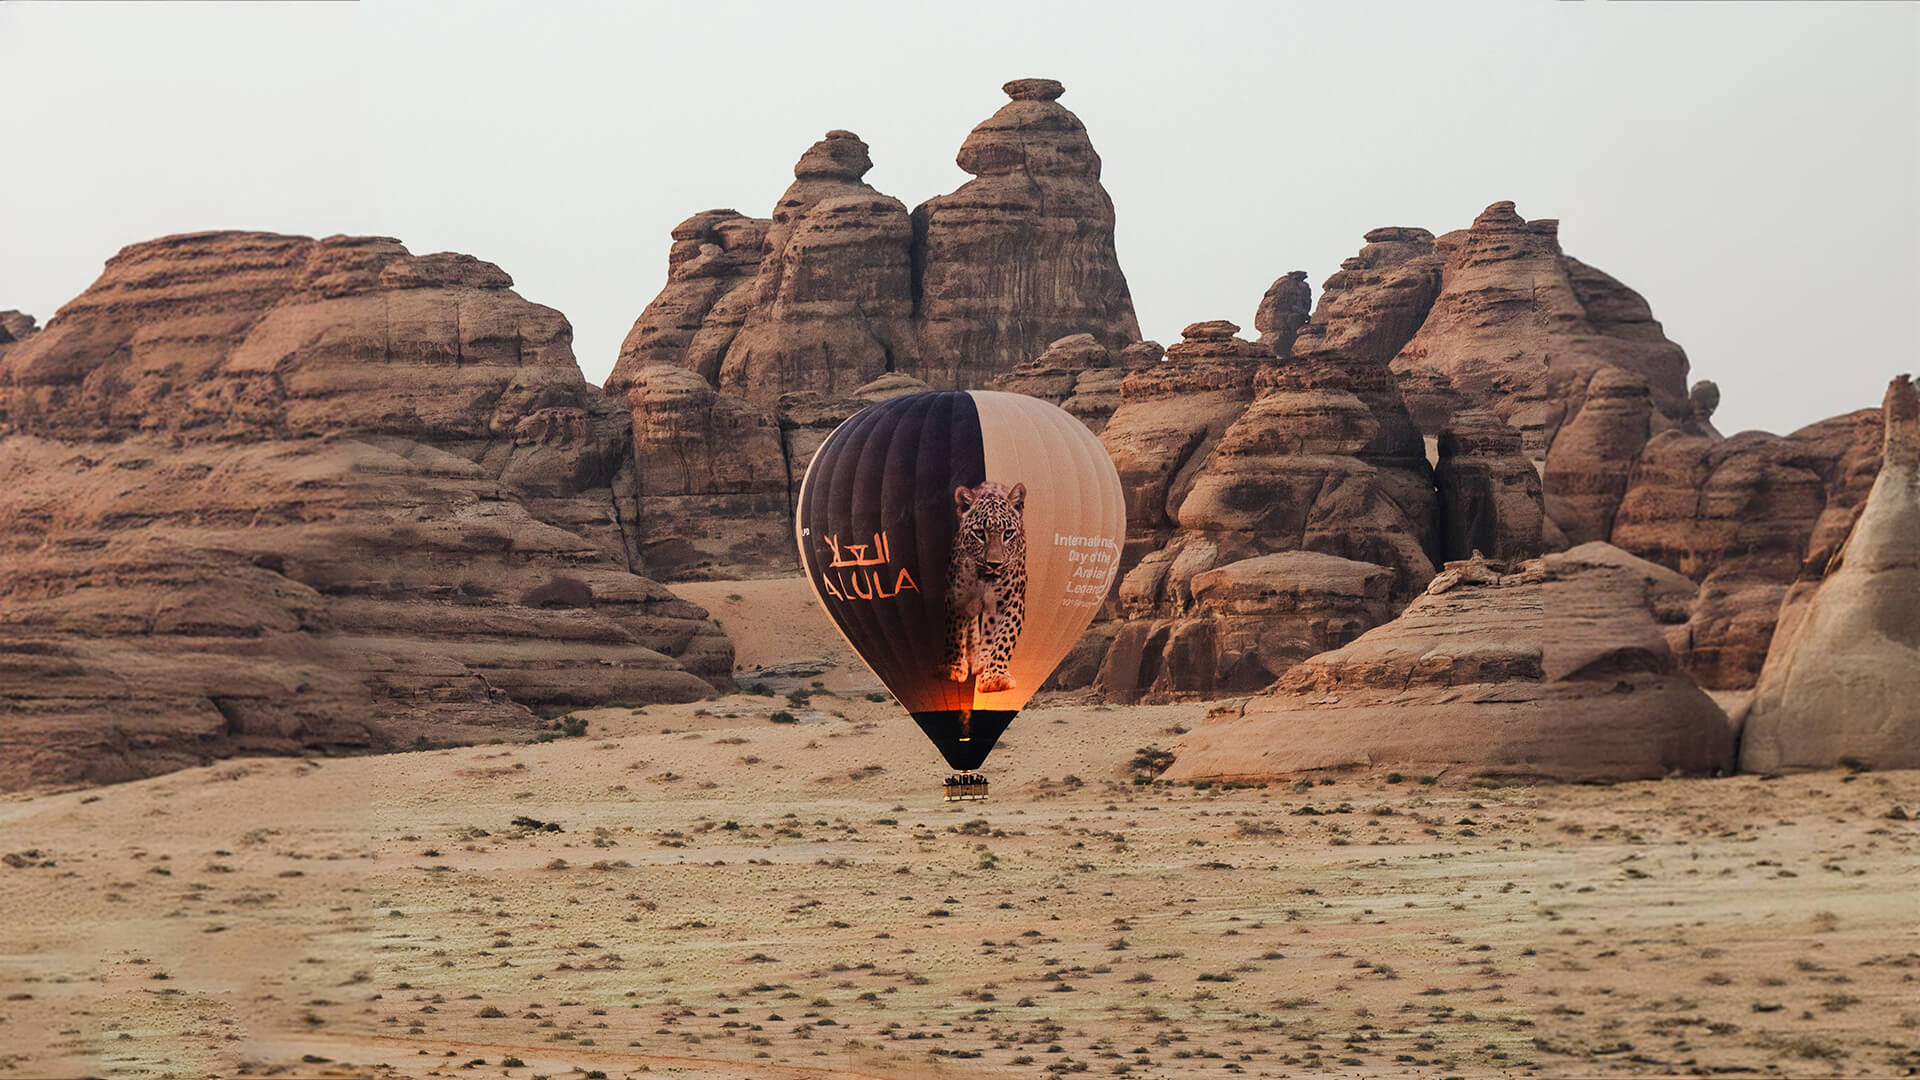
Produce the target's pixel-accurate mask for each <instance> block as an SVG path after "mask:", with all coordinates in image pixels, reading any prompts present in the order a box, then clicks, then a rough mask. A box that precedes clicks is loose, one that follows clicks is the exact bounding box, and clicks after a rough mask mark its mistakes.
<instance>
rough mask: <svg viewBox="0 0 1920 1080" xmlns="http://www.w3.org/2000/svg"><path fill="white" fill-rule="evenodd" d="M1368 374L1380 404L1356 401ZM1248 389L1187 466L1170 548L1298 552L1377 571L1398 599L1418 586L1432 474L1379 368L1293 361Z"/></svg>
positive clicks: (1425, 564) (1431, 547) (1429, 522)
mask: <svg viewBox="0 0 1920 1080" xmlns="http://www.w3.org/2000/svg"><path fill="white" fill-rule="evenodd" d="M1350 372H1351V373H1350ZM1368 375H1371V376H1373V377H1374V381H1375V382H1376V384H1377V386H1378V387H1379V388H1380V390H1381V393H1382V394H1383V395H1384V400H1382V398H1380V397H1376V398H1375V399H1374V400H1371V401H1369V400H1368V396H1363V395H1364V390H1363V388H1364V386H1365V381H1366V377H1367V376H1368ZM1356 376H1358V377H1356ZM1254 393H1255V395H1256V396H1255V399H1254V401H1253V403H1252V404H1251V405H1249V406H1248V407H1247V408H1246V410H1245V411H1244V412H1243V413H1242V414H1241V415H1240V416H1239V417H1237V418H1236V419H1235V420H1234V422H1233V424H1232V425H1231V426H1230V427H1229V428H1228V429H1227V430H1226V431H1225V432H1224V433H1222V435H1221V437H1220V440H1219V442H1218V444H1217V445H1216V446H1215V447H1213V449H1212V452H1211V453H1210V454H1209V455H1208V456H1207V457H1206V458H1205V460H1204V461H1202V462H1201V463H1200V464H1199V466H1198V468H1197V469H1196V470H1195V472H1194V478H1193V483H1192V486H1191V488H1190V489H1189V490H1188V492H1187V494H1186V496H1185V497H1184V498H1182V499H1181V501H1180V503H1179V506H1178V509H1177V511H1176V519H1177V520H1178V522H1179V524H1180V529H1181V536H1180V537H1179V538H1177V541H1176V542H1180V541H1188V540H1191V539H1196V538H1205V539H1206V540H1208V541H1210V542H1212V543H1214V544H1216V545H1218V546H1219V547H1220V548H1221V549H1222V551H1223V553H1225V554H1226V555H1227V557H1228V558H1241V557H1245V556H1246V555H1251V554H1256V553H1261V552H1270V551H1291V550H1306V551H1318V552H1323V553H1325V554H1329V555H1337V556H1340V557H1342V558H1346V559H1352V560H1354V561H1357V562H1365V563H1372V564H1374V565H1377V566H1385V567H1388V568H1390V569H1391V570H1392V571H1393V572H1394V586H1393V593H1394V595H1395V596H1396V597H1397V598H1398V599H1400V600H1401V601H1403V602H1404V601H1405V600H1406V599H1408V598H1410V597H1412V596H1413V595H1414V594H1415V593H1417V592H1419V591H1420V590H1421V589H1423V588H1425V587H1426V584H1427V580H1428V579H1429V578H1431V577H1432V576H1433V553H1434V551H1435V548H1436V543H1435V541H1436V536H1435V501H1434V488H1433V478H1432V470H1431V469H1430V468H1429V467H1428V466H1427V462H1426V458H1425V457H1424V455H1423V454H1422V453H1421V449H1420V439H1419V436H1418V435H1417V434H1416V433H1414V431H1413V427H1412V424H1411V423H1410V422H1409V421H1408V419H1407V414H1406V410H1405V409H1395V408H1394V407H1393V406H1397V405H1398V403H1399V398H1398V396H1397V395H1396V394H1394V393H1393V383H1392V380H1391V378H1390V377H1389V376H1388V375H1387V372H1386V369H1385V368H1384V367H1379V366H1373V367H1371V368H1369V367H1368V366H1366V365H1355V366H1354V367H1353V368H1351V369H1349V368H1343V367H1339V366H1335V365H1334V364H1332V363H1328V362H1325V361H1319V360H1309V359H1300V358H1296V359H1292V360H1288V361H1282V362H1277V363H1275V364H1273V365H1271V366H1268V367H1265V368H1263V369H1262V370H1261V371H1260V372H1259V374H1258V375H1257V376H1256V378H1255V380H1254Z"/></svg>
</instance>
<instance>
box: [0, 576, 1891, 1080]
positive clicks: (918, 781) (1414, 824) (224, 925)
mask: <svg viewBox="0 0 1920 1080" xmlns="http://www.w3.org/2000/svg"><path fill="white" fill-rule="evenodd" d="M793 584H794V583H713V584H710V585H705V586H698V587H696V588H695V589H692V590H689V591H690V592H696V591H704V595H702V596H700V597H699V599H700V601H701V602H703V603H709V604H711V606H712V607H713V608H714V610H715V612H716V615H717V616H718V617H719V618H721V620H722V621H723V622H724V623H726V624H727V625H728V629H729V631H730V632H732V633H734V634H735V635H736V638H737V640H739V641H740V643H741V658H742V663H743V665H745V666H748V667H754V666H761V665H765V664H769V663H774V662H787V661H794V660H807V659H810V658H815V657H817V658H819V659H822V660H824V661H826V663H825V664H824V665H814V666H822V667H824V668H825V669H826V670H824V671H822V672H821V673H820V674H818V675H798V676H792V675H790V676H787V677H784V678H782V677H770V678H761V679H756V678H754V677H751V676H749V677H748V678H747V679H746V680H745V681H746V682H748V683H752V682H755V681H763V682H765V683H766V684H767V686H768V689H769V690H770V691H772V693H771V696H761V695H757V694H740V695H734V696H730V697H728V698H724V699H719V700H716V701H711V702H706V703H701V704H697V705H687V706H673V707H655V708H649V709H646V710H641V711H637V712H636V711H632V710H624V709H622V710H601V711H597V712H594V713H590V714H588V718H589V721H590V728H589V732H588V735H587V736H586V737H585V738H580V739H566V740H561V741H558V742H553V743H548V744H542V745H533V746H480V747H468V748H461V749H455V750H444V751H431V752H425V753H414V754H401V755H394V756H389V757H382V758H361V759H346V760H326V761H319V762H302V761H292V760H267V761H245V762H230V763H225V764H222V765H217V766H213V767H209V768H205V769H195V770H189V771H187V772H183V773H178V774H174V775H171V776H166V777H160V778H157V779H153V780H148V781H143V782H140V783H136V784H128V785H122V786H118V787H113V788H106V789H100V790H97V791H92V792H68V793H62V794H54V795H42V796H39V797H34V798H15V799H11V800H7V801H0V853H7V854H14V855H18V856H19V858H17V859H14V860H11V862H15V863H20V864H21V865H4V866H0V908H3V909H4V910H5V911H7V912H8V913H9V914H8V918H7V919H6V920H5V922H4V924H0V1076H45V1075H49V1074H58V1073H97V1074H98V1073H104V1074H113V1075H129V1076H180V1077H192V1076H201V1075H206V1074H209V1073H221V1074H232V1073H235V1072H237V1071H239V1070H240V1069H242V1068H243V1067H249V1066H251V1067H252V1068H253V1069H254V1070H255V1071H262V1070H265V1069H267V1068H269V1067H273V1066H279V1067H283V1068H285V1069H288V1070H291V1074H298V1075H327V1074H337V1075H352V1074H365V1073H368V1072H374V1073H379V1074H382V1075H396V1076H398V1075H407V1076H427V1075H443V1076H502V1075H505V1076H510V1077H516V1078H524V1077H531V1076H536V1075H548V1076H554V1077H561V1076H565V1075H569V1074H571V1075H574V1076H580V1075H582V1074H583V1073H586V1072H589V1071H592V1070H598V1071H602V1072H605V1073H606V1074H607V1075H608V1076H609V1077H614V1076H627V1075H636V1074H639V1073H641V1072H651V1073H661V1072H670V1073H673V1074H675V1075H680V1076H687V1077H708V1076H712V1077H716V1078H717V1077H736V1076H753V1077H768V1078H773V1077H779V1078H783V1080H784V1078H794V1080H798V1078H800V1077H814V1076H825V1075H841V1076H849V1077H852V1076H869V1077H903V1076H950V1077H971V1076H988V1075H992V1076H1031V1075H1037V1074H1040V1073H1043V1072H1059V1073H1070V1072H1076V1071H1084V1072H1097V1073H1100V1074H1103V1075H1116V1074H1118V1075H1129V1074H1130V1075H1136V1076H1162V1075H1167V1076H1172V1075H1180V1076H1185V1075H1203V1076H1204V1075H1220V1074H1227V1073H1242V1074H1248V1075H1270V1076H1310V1075H1325V1074H1342V1073H1345V1074H1352V1075H1386V1076H1408V1077H1416V1076H1417V1077H1429V1076H1447V1075H1459V1076H1491V1075H1548V1076H1551V1075H1560V1076H1567V1075H1595V1074H1600V1075H1649V1076H1651V1075H1662V1074H1666V1073H1670V1072H1679V1073H1688V1072H1706V1071H1713V1072H1721V1071H1730V1070H1742V1071H1750V1072H1751V1073H1752V1074H1754V1075H1790V1076H1828V1075H1856V1076H1861V1075H1864V1076H1890V1075H1901V1074H1903V1073H1904V1072H1906V1071H1907V1070H1909V1069H1913V1068H1917V1067H1920V1053H1917V1052H1916V1049H1915V1048H1916V1047H1920V1004H1916V1002H1917V1001H1920V823H1916V822H1914V821H1912V820H1901V819H1900V818H1899V817H1898V816H1893V817H1890V816H1889V814H1890V813H1891V812H1893V810H1894V808H1895V807H1902V808H1904V811H1905V812H1906V813H1907V814H1908V816H1909V817H1912V816H1920V774H1916V773H1911V772H1909V773H1888V774H1872V773H1869V774H1863V775H1859V776H1848V775H1842V774H1821V775H1816V776H1807V777H1793V778H1785V779H1780V780H1771V781H1769V780H1763V779H1760V778H1755V777H1739V778H1733V779H1728V780H1712V781H1700V780H1696V781H1668V782H1659V783H1644V784H1629V785H1620V786H1616V787H1611V788H1597V787H1593V788H1569V787H1545V786H1542V787H1496V788H1482V787H1475V786H1473V785H1471V784H1462V783H1453V782H1450V781H1448V780H1445V779H1443V780H1441V781H1440V782H1438V783H1435V784H1431V785H1428V784H1422V783H1420V779H1421V778H1418V777H1405V778H1401V781H1400V782H1398V783H1390V782H1389V778H1388V777H1387V776H1385V775H1380V774H1370V775H1355V776H1348V777H1342V778H1340V779H1339V780H1338V781H1337V782H1336V783H1333V784H1331V785H1324V786H1323V785H1313V786H1309V787H1305V788H1302V787H1296V786H1275V787H1268V788H1264V789H1238V790H1230V791H1223V790H1221V789H1220V788H1217V787H1215V788H1208V789H1193V788H1177V789H1175V788H1167V787H1164V786H1160V787H1138V786H1136V785H1135V784H1133V783H1132V771H1131V769H1130V768H1129V761H1130V760H1131V759H1132V757H1133V754H1134V751H1135V750H1136V749H1137V748H1139V747H1142V746H1147V745H1161V746H1164V745H1167V744H1168V743H1170V742H1171V740H1172V729H1175V728H1177V727H1181V726H1189V725H1192V724H1194V723H1197V722H1199V720H1200V718H1201V717H1202V716H1203V715H1204V712H1205V707H1204V706H1163V707H1142V708H1102V707H1098V706H1088V705H1076V704H1071V703H1064V702H1061V703H1056V704H1054V705H1052V706H1049V707H1044V708H1041V709H1037V710H1035V711H1033V712H1032V713H1030V714H1029V715H1026V716H1024V717H1023V718H1022V719H1020V720H1019V721H1017V722H1016V724H1015V726H1014V727H1013V729H1012V730H1011V731H1010V732H1009V734H1008V739H1007V743H1006V745H1005V747H1004V748H1003V749H1002V750H1001V751H1000V752H998V753H997V754H996V756H995V758H994V760H993V762H992V763H991V765H990V769H989V771H990V772H991V774H992V776H993V780H994V790H995V798H994V800H993V801H991V802H989V803H986V804H980V805H956V806H947V805H944V804H942V803H940V802H939V801H938V797H937V778H938V777H939V775H940V774H941V770H940V767H939V763H938V760H937V758H936V757H935V756H934V754H933V753H932V751H931V750H930V749H928V748H926V746H925V744H924V743H923V742H922V741H921V740H920V737H919V734H918V732H917V731H916V730H915V729H914V728H913V727H912V725H911V724H910V723H907V722H904V721H901V720H899V719H898V718H897V717H896V716H894V715H893V714H892V713H891V709H892V705H891V703H890V702H886V701H884V700H883V701H870V700H868V699H867V696H866V695H867V694H868V693H870V692H873V691H874V690H875V689H876V688H875V687H873V686H871V685H870V683H869V682H868V681H867V679H866V678H865V677H864V676H863V675H862V673H860V672H859V671H858V670H856V669H852V668H849V667H847V666H846V664H845V661H846V660H847V658H846V657H845V656H844V655H843V653H844V645H841V644H840V643H838V642H837V641H835V640H831V639H822V638H821V637H818V636H814V637H811V638H809V637H806V636H803V635H801V634H800V633H799V632H798V631H796V630H795V627H809V626H815V627H817V621H812V620H811V616H810V615H808V614H807V613H808V611H809V609H807V608H806V607H804V606H803V605H801V604H800V601H801V600H805V602H806V603H808V604H810V603H811V600H807V599H806V598H805V597H804V594H800V595H797V596H796V595H791V593H792V588H791V586H792V585H793ZM732 596H738V597H739V599H738V600H733V599H730V597H732ZM836 648H838V649H839V650H841V652H840V653H836V652H835V649H836ZM804 666H807V665H803V667H804ZM815 681H818V682H821V683H823V684H824V685H825V687H826V688H827V689H828V690H829V691H831V692H830V693H815V694H812V695H810V696H809V695H806V694H796V697H799V698H802V699H804V700H800V701H794V700H790V699H789V697H788V696H787V695H788V694H789V692H793V691H802V690H806V689H809V688H810V687H809V684H811V683H813V682H815ZM779 711H785V712H789V713H791V714H793V715H794V716H795V718H796V722H794V723H773V722H772V721H771V720H770V719H769V718H770V717H771V715H772V714H773V713H775V712H779ZM515 818H523V819H535V820H538V821H541V822H552V823H555V824H558V825H559V826H560V828H561V830H563V831H558V832H556V831H550V830H546V829H543V828H534V827H528V826H526V825H520V826H515V825H514V824H513V821H514V819H515ZM28 852H33V853H35V854H32V855H28V854H26V853H28ZM494 1013H498V1014H499V1015H493V1014H494ZM306 1057H311V1058H324V1059H327V1060H325V1061H313V1060H303V1058H306ZM510 1058H511V1059H517V1060H520V1061H523V1062H524V1063H525V1064H524V1065H518V1066H508V1065H505V1064H503V1061H504V1060H507V1059H510ZM472 1062H481V1063H478V1064H472V1065H471V1067H468V1065H469V1063H472ZM575 1070H578V1071H575Z"/></svg>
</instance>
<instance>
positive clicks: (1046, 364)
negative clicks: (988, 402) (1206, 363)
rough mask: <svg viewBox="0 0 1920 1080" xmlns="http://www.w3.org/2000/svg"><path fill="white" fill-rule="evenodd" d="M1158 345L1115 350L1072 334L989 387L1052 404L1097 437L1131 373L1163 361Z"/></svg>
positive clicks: (1142, 343)
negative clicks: (1077, 419) (1068, 413)
mask: <svg viewBox="0 0 1920 1080" xmlns="http://www.w3.org/2000/svg"><path fill="white" fill-rule="evenodd" d="M1165 352H1166V350H1164V349H1162V348H1161V347H1160V345H1159V343H1158V342H1153V341H1137V342H1134V343H1133V344H1131V345H1129V346H1127V347H1126V348H1124V349H1118V350H1111V349H1108V348H1107V347H1106V346H1105V345H1102V344H1100V342H1099V339H1097V338H1095V337H1094V336H1093V335H1092V334H1073V335H1070V336H1068V337H1063V338H1061V339H1060V340H1058V341H1056V342H1054V343H1053V344H1051V345H1048V346H1047V351H1046V352H1044V353H1041V354H1040V355H1039V356H1038V357H1035V358H1034V359H1032V360H1029V361H1026V362H1024V363H1020V364H1015V365H1014V366H1013V370H1011V371H1009V372H1007V373H1006V374H1004V375H999V376H996V377H995V378H993V379H992V380H990V381H989V382H988V383H987V389H989V390H1004V391H1007V392H1009V393H1014V394H1026V395H1027V396H1028V397H1037V398H1039V399H1041V400H1042V401H1049V402H1052V403H1053V404H1055V405H1058V406H1060V407H1061V408H1063V409H1065V410H1067V411H1068V412H1070V413H1072V414H1073V415H1075V416H1077V417H1079V418H1080V422H1081V423H1083V424H1085V425H1087V429H1088V430H1089V431H1092V432H1093V433H1094V434H1095V435H1098V434H1100V432H1101V431H1103V430H1105V429H1106V426H1107V420H1108V419H1109V418H1111V417H1112V416H1113V413H1114V410H1116V409H1118V408H1119V407H1120V401H1121V397H1122V393H1123V388H1124V386H1125V383H1126V378H1127V375H1128V373H1129V372H1132V371H1136V370H1139V369H1141V368H1146V367H1150V366H1152V365H1153V364H1155V363H1157V362H1159V360H1160V358H1161V357H1162V356H1164V355H1165Z"/></svg>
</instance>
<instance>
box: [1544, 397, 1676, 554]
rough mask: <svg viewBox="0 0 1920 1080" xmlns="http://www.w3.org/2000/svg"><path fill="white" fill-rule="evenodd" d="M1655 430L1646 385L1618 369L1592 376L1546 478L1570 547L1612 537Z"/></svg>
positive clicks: (1556, 443)
mask: <svg viewBox="0 0 1920 1080" xmlns="http://www.w3.org/2000/svg"><path fill="white" fill-rule="evenodd" d="M1652 428H1653V404H1652V401H1651V399H1650V395H1649V391H1648V388H1647V382H1646V380H1645V379H1643V378H1641V377H1640V376H1639V375H1637V374H1635V373H1633V372H1631V371H1628V370H1626V369H1625V368H1619V367H1603V368H1601V369H1599V370H1598V371H1596V372H1594V373H1593V376H1592V377H1591V378H1590V379H1589V380H1588V381H1587V384H1586V389H1585V391H1584V395H1583V400H1582V403H1581V405H1580V410H1579V411H1578V412H1576V413H1574V414H1573V415H1572V417H1571V418H1570V419H1569V420H1568V421H1567V422H1566V424H1564V425H1563V426H1562V427H1561V428H1560V431H1559V433H1558V435H1557V436H1556V437H1555V438H1554V440H1553V447H1552V449H1550V450H1548V451H1547V460H1546V465H1545V468H1544V469H1543V470H1542V474H1541V481H1542V484H1543V488H1544V490H1545V492H1546V507H1547V514H1548V516H1550V517H1551V518H1553V520H1554V523H1555V524H1556V525H1558V526H1559V527H1560V530H1561V532H1563V533H1564V534H1565V535H1566V537H1567V539H1568V540H1569V541H1570V542H1572V543H1575V544H1584V543H1586V542H1587V541H1589V540H1604V539H1606V538H1607V536H1608V534H1609V533H1611V532H1612V530H1613V515H1614V511H1615V510H1617V509H1618V508H1619V506H1620V500H1621V498H1622V497H1623V496H1625V495H1626V491H1627V478H1628V476H1629V475H1630V474H1631V473H1632V472H1633V463H1634V461H1635V460H1636V459H1637V458H1638V457H1639V456H1640V448H1641V447H1643V446H1645V445H1646V443H1647V438H1648V436H1649V435H1650V434H1651V432H1652Z"/></svg>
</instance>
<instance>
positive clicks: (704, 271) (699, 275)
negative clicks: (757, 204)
mask: <svg viewBox="0 0 1920 1080" xmlns="http://www.w3.org/2000/svg"><path fill="white" fill-rule="evenodd" d="M772 224H773V222H771V221H769V220H767V219H766V218H750V217H747V216H746V215H745V214H742V213H740V212H739V211H737V210H705V211H702V212H700V213H698V214H695V215H693V216H692V217H690V218H688V219H687V220H685V221H683V222H681V223H680V224H679V225H676V226H674V229H673V246H672V247H671V248H669V249H668V251H667V285H666V287H665V288H664V289H661V290H660V295H659V296H656V297H654V299H653V303H651V304H648V305H647V309H646V310H645V311H643V312H641V313H640V318H639V319H637V320H635V321H634V324H633V329H632V330H630V331H628V333H627V339H626V340H625V341H623V342H621V343H620V360H619V363H617V364H615V365H614V369H613V373H612V374H611V375H609V376H608V378H607V382H606V387H605V389H606V390H607V392H608V393H610V394H622V393H625V392H626V391H627V390H628V389H629V388H630V387H631V386H632V385H633V383H634V381H635V378H636V375H637V373H638V372H640V371H642V370H645V369H646V368H648V367H651V366H653V365H655V364H677V365H680V366H683V367H687V368H691V369H693V370H694V371H697V372H699V373H700V375H701V376H702V377H703V378H705V379H706V380H707V381H708V382H713V381H714V380H716V379H718V378H719V377H720V362H721V360H722V359H724V358H725V357H726V355H727V349H728V348H729V347H730V346H732V344H733V339H734V335H736V334H738V333H739V332H740V325H741V323H743V322H744V321H745V320H746V317H747V316H748V315H749V314H751V313H752V311H753V309H754V305H753V301H754V299H755V297H756V296H757V294H756V293H755V292H754V291H753V288H752V286H753V284H754V279H755V277H756V276H757V275H758V273H759V270H760V261H761V259H762V256H763V249H764V248H765V246H766V242H767V230H768V229H769V228H770V227H771V226H772ZM736 294H737V295H736Z"/></svg>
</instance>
